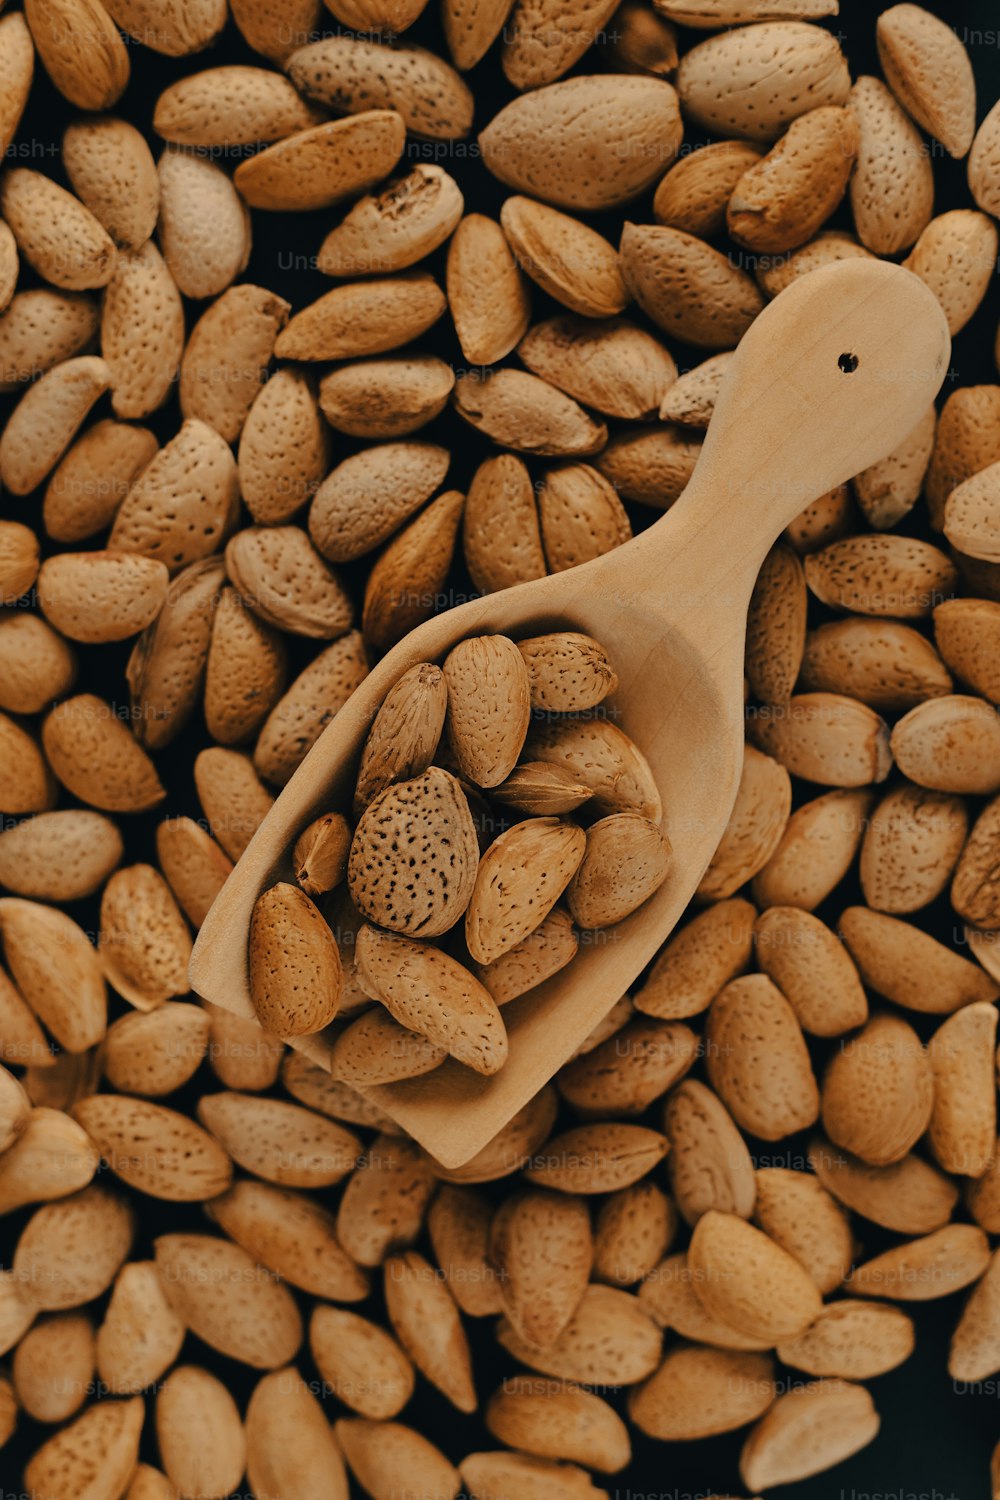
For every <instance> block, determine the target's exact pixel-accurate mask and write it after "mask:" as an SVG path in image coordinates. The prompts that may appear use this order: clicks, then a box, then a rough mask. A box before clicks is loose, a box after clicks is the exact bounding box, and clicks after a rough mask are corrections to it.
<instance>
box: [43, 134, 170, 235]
mask: <svg viewBox="0 0 1000 1500" xmlns="http://www.w3.org/2000/svg"><path fill="white" fill-rule="evenodd" d="M63 160H64V162H65V165H66V171H67V173H68V175H69V178H70V181H71V182H72V184H73V187H74V189H75V191H76V193H77V196H78V197H79V198H80V199H81V201H82V202H83V203H85V204H86V206H87V208H89V209H90V211H91V213H92V214H93V215H94V216H95V218H96V219H98V221H99V222H100V223H101V224H103V225H104V227H105V229H106V230H107V231H108V233H109V234H110V236H111V238H112V239H113V240H114V242H115V244H116V245H118V246H120V247H121V248H122V249H125V250H138V249H140V247H141V246H142V245H144V244H145V243H146V241H147V240H148V239H149V237H150V235H151V234H152V233H153V230H154V229H155V228H156V218H157V214H158V212H159V206H160V183H159V178H158V177H157V174H156V163H155V162H154V161H153V157H152V153H151V152H150V149H149V147H148V146H147V145H146V142H145V139H144V138H143V136H142V135H141V134H140V133H139V131H138V130H136V129H135V127H134V126H132V125H130V124H128V122H127V121H125V120H116V119H103V120H101V119H91V120H86V121H81V122H80V123H78V124H75V125H71V126H70V127H69V129H68V130H67V131H66V134H65V136H64V137H63Z"/></svg>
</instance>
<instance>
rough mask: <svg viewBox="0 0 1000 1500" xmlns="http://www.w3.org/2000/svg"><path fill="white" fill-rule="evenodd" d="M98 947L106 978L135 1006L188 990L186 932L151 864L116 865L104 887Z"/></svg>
mask: <svg viewBox="0 0 1000 1500" xmlns="http://www.w3.org/2000/svg"><path fill="white" fill-rule="evenodd" d="M99 952H100V956H101V962H102V965H103V967H104V972H105V974H106V975H107V977H108V979H109V981H110V982H111V984H112V985H113V986H114V988H115V989H116V990H117V991H118V993H119V994H120V995H122V996H124V998H125V999H126V1000H128V1001H129V1003H130V1004H131V1005H134V1006H135V1007H136V1009H137V1010H152V1009H153V1007H154V1006H156V1005H160V1004H162V1002H163V1001H164V1000H169V999H170V998H171V997H172V996H174V995H186V994H187V993H188V990H189V987H190V986H189V983H188V976H187V969H188V963H189V961H190V958H191V935H190V933H189V932H188V928H187V924H186V923H185V921H184V918H183V916H182V915H181V912H180V908H179V907H178V906H177V903H176V902H175V901H174V898H173V895H172V894H171V891H170V888H169V886H168V885H167V883H166V881H165V880H164V879H163V877H162V875H161V874H160V873H159V871H158V870H156V869H154V868H153V866H152V865H141V864H140V865H129V866H127V867H126V868H125V869H122V870H118V871H116V873H115V874H114V875H112V877H111V879H110V880H109V881H108V883H107V885H106V886H105V887H104V893H103V895H102V897H101V936H100V945H99Z"/></svg>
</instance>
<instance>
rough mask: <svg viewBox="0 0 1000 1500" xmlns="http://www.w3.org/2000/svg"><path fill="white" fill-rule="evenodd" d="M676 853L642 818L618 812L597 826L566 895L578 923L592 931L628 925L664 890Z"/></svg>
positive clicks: (591, 830)
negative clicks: (643, 905)
mask: <svg viewBox="0 0 1000 1500" xmlns="http://www.w3.org/2000/svg"><path fill="white" fill-rule="evenodd" d="M672 854H673V851H672V849H671V845H670V840H669V839H668V838H667V836H666V834H664V833H663V832H662V831H661V830H660V828H659V827H658V826H657V825H656V824H655V823H653V822H651V821H650V820H649V819H648V818H643V817H640V816H639V814H637V813H629V812H626V813H613V814H612V815H611V816H610V817H607V818H600V819H599V820H598V821H597V822H596V823H592V824H591V825H590V827H589V828H588V829H587V843H586V848H585V849H584V853H583V858H582V859H581V860H580V863H579V865H578V867H577V870H576V873H575V874H574V876H573V878H572V880H571V881H570V883H569V886H568V888H567V892H566V901H567V905H568V906H569V909H570V912H571V914H572V916H573V919H574V921H575V922H576V923H577V925H578V926H580V927H583V928H592V929H597V928H603V927H611V926H613V925H614V924H615V923H616V922H621V921H624V919H625V918H626V917H627V916H629V915H630V914H631V913H632V912H634V911H636V910H637V909H638V907H640V906H641V905H642V904H643V902H644V901H648V900H649V898H650V896H652V895H653V893H654V892H655V891H657V890H659V888H660V886H661V885H662V884H663V882H664V880H666V878H667V874H668V872H669V870H670V865H671V859H672Z"/></svg>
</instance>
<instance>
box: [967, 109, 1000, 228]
mask: <svg viewBox="0 0 1000 1500" xmlns="http://www.w3.org/2000/svg"><path fill="white" fill-rule="evenodd" d="M969 189H970V191H971V193H972V196H973V198H974V199H975V200H976V205H977V207H979V208H981V209H982V210H983V213H986V214H993V215H994V216H995V215H996V212H997V208H998V207H1000V109H997V107H996V105H995V104H994V106H993V108H992V109H991V110H990V111H989V113H988V114H987V116H986V118H985V119H984V120H983V122H982V124H981V125H980V127H979V129H978V130H977V131H976V136H975V140H974V141H973V142H972V150H971V151H970V152H969Z"/></svg>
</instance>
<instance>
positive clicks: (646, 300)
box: [620, 44, 763, 349]
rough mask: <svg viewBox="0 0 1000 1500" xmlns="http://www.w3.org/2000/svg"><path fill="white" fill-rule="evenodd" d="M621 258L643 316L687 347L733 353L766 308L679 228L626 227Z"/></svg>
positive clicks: (715, 254) (735, 271) (736, 274)
mask: <svg viewBox="0 0 1000 1500" xmlns="http://www.w3.org/2000/svg"><path fill="white" fill-rule="evenodd" d="M702 45H704V44H702ZM620 253H621V265H622V274H623V276H624V278H625V285H626V286H627V287H628V289H629V291H630V292H631V293H632V295H633V297H634V298H635V300H636V301H637V302H638V304H639V306H640V307H641V308H642V310H643V312H645V313H646V314H647V315H648V316H649V317H650V318H652V320H653V322H654V323H656V324H657V325H658V326H659V327H660V328H662V329H663V331H664V333H667V334H670V335H672V336H673V337H674V338H679V339H681V340H682V341H683V342H685V343H688V344H695V345H697V346H698V347H700V348H705V349H732V348H733V347H734V346H735V345H736V344H737V343H738V342H739V340H740V339H741V338H742V336H743V334H744V333H745V332H746V330H747V329H748V328H749V326H750V324H751V323H752V322H753V320H754V318H755V317H756V316H757V314H758V313H759V312H760V310H761V307H762V306H763V298H762V297H761V294H760V292H759V290H758V288H757V285H756V283H755V282H754V280H753V278H752V277H751V276H749V275H748V274H747V273H746V271H743V270H741V269H740V268H739V267H738V266H734V265H733V263H732V261H731V260H729V259H728V258H727V257H726V256H725V255H722V254H721V253H720V252H719V251H718V250H714V249H713V248H712V247H711V246H710V245H707V244H706V243H705V242H704V240H700V239H698V238H696V237H695V236H694V235H692V234H686V233H685V232H684V231H683V230H681V229H671V228H668V227H667V226H666V225H660V224H630V223H629V224H626V225H625V227H624V229H623V231H622V239H621V251H620Z"/></svg>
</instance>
